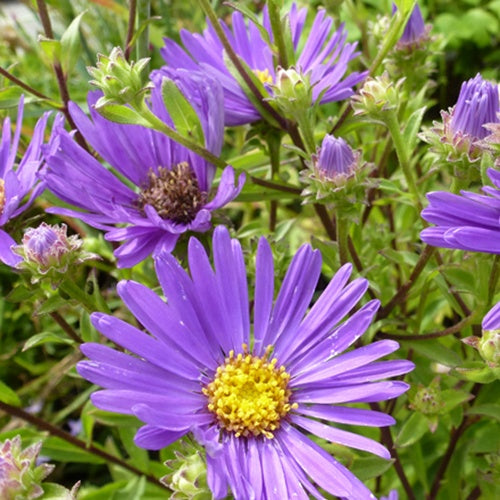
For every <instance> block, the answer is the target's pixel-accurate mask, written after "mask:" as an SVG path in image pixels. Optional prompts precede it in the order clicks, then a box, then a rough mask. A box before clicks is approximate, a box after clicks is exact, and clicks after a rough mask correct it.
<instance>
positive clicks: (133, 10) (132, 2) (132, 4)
mask: <svg viewBox="0 0 500 500" xmlns="http://www.w3.org/2000/svg"><path fill="white" fill-rule="evenodd" d="M136 14H137V0H129V8H128V27H127V38H126V40H125V59H126V60H127V61H130V52H131V50H132V38H133V36H134V27H135V18H136V17H137V16H136Z"/></svg>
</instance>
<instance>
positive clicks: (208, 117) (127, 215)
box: [45, 69, 244, 267]
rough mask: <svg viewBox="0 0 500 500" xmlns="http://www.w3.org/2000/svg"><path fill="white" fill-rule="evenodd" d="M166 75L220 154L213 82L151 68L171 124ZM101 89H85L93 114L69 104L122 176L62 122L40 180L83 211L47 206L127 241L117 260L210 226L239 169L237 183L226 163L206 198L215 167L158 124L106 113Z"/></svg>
mask: <svg viewBox="0 0 500 500" xmlns="http://www.w3.org/2000/svg"><path fill="white" fill-rule="evenodd" d="M165 77H167V78H171V79H172V80H174V82H175V83H176V84H177V85H178V86H179V88H180V89H181V91H182V92H183V93H184V95H185V96H186V97H187V98H188V99H189V101H190V102H191V104H192V105H193V106H194V108H195V109H196V111H197V113H198V116H199V118H200V121H201V123H202V126H203V130H204V134H205V146H206V148H207V149H208V150H210V151H211V152H212V153H213V154H215V155H219V154H220V151H221V148H222V140H223V128H224V124H223V107H222V90H221V88H220V86H219V85H218V83H217V82H216V81H214V80H213V79H211V78H209V77H207V76H206V75H204V74H200V73H199V72H190V71H186V70H179V71H174V70H169V69H165V70H162V71H161V72H160V71H157V72H154V73H153V74H152V80H153V83H154V84H155V88H154V89H153V91H152V97H151V106H152V110H153V112H154V113H155V114H156V115H157V116H158V117H159V118H161V119H163V120H164V121H165V122H166V123H168V124H169V125H170V126H172V122H171V119H170V117H169V115H168V113H167V111H166V109H165V106H164V104H163V100H162V97H161V82H162V79H163V78H165ZM100 95H101V94H100V92H91V93H89V98H88V103H89V108H90V114H91V119H89V118H88V117H87V116H86V115H85V113H84V112H83V111H82V110H81V109H80V108H79V107H78V106H77V105H76V104H74V103H70V105H69V110H70V113H71V116H72V117H73V119H74V121H75V123H76V125H77V127H78V129H79V130H80V132H81V133H82V135H83V136H84V137H85V139H86V140H87V141H88V143H89V144H90V145H91V146H92V147H93V148H94V149H95V150H96V151H97V152H98V153H99V154H100V156H101V157H102V158H103V159H104V160H106V161H107V162H108V163H109V164H110V165H111V166H112V167H113V168H114V170H115V171H116V172H118V173H119V174H120V175H121V176H122V178H118V177H117V176H116V175H114V173H112V172H111V171H110V170H108V169H107V168H106V167H105V166H103V165H102V164H101V163H100V162H99V161H97V160H96V159H95V158H94V157H93V156H92V155H90V154H88V153H87V152H86V151H84V150H83V149H82V148H81V147H80V146H79V145H78V144H76V143H75V141H74V140H73V138H72V136H71V134H69V133H68V132H66V131H65V130H64V129H63V128H62V127H60V128H59V131H58V133H57V134H56V135H55V137H54V138H53V139H52V140H51V142H50V144H49V146H48V147H47V148H46V149H45V156H46V160H47V165H48V169H47V173H46V175H45V180H46V182H47V186H48V187H49V189H50V190H51V191H52V192H54V193H55V194H56V195H57V196H59V198H61V199H62V200H63V201H65V202H66V203H69V204H72V205H75V206H77V207H79V208H81V209H84V210H86V211H85V212H81V211H78V210H73V209H67V208H59V207H57V208H52V209H50V210H49V211H50V212H52V213H58V214H63V215H69V216H71V217H79V218H80V219H81V220H83V221H84V222H86V223H88V224H90V225H91V226H94V227H97V228H98V229H102V230H104V231H106V239H108V240H110V241H125V243H124V244H123V245H122V246H121V247H120V248H118V249H117V250H116V251H115V256H116V257H117V258H118V266H120V267H131V266H133V265H135V264H137V263H138V262H140V261H142V260H143V259H145V258H146V257H147V256H148V255H149V254H151V253H152V252H159V251H160V250H166V251H172V250H173V248H174V247H175V244H176V242H177V240H178V238H179V236H180V235H181V234H182V233H184V232H186V231H199V232H203V231H207V230H208V229H209V228H210V227H211V222H210V220H211V212H212V211H213V210H215V209H218V208H220V207H222V206H223V205H225V204H226V203H228V202H229V201H231V200H232V199H234V198H235V197H236V196H237V195H238V193H239V192H240V190H241V188H242V187H243V183H244V176H243V175H241V176H240V177H239V179H238V182H237V184H236V186H235V174H234V170H233V168H232V167H226V168H225V169H224V171H223V172H222V174H221V179H220V184H219V187H218V190H217V193H216V194H215V196H214V197H213V198H212V199H211V200H210V199H209V191H210V187H211V184H212V181H213V178H214V174H215V167H214V166H213V165H212V164H209V163H207V162H206V161H205V160H204V159H203V158H201V157H199V156H198V155H196V154H194V153H193V152H192V151H190V150H188V149H187V148H185V147H184V146H181V145H179V144H177V143H176V142H174V141H172V140H171V139H169V138H168V137H167V136H165V135H163V134H161V133H159V132H156V131H152V130H150V129H147V128H145V127H141V126H137V125H124V124H119V123H114V122H110V121H108V120H106V119H105V118H103V117H102V116H101V115H100V114H99V113H97V111H95V109H93V105H94V104H95V102H96V101H97V99H98V98H99V96H100ZM122 179H124V180H122ZM117 225H119V227H116V226H117Z"/></svg>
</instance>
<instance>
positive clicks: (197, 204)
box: [137, 162, 207, 224]
mask: <svg viewBox="0 0 500 500" xmlns="http://www.w3.org/2000/svg"><path fill="white" fill-rule="evenodd" d="M206 202H207V193H204V192H202V191H201V190H200V186H199V183H198V180H197V179H196V176H195V174H194V172H193V171H192V170H191V167H190V166H189V163H188V162H181V163H179V164H178V165H175V166H174V167H173V168H172V169H171V170H169V169H168V168H165V167H159V168H158V172H155V171H154V170H152V169H151V170H150V172H149V174H148V184H147V185H146V187H145V188H144V189H143V190H142V191H141V193H140V194H139V197H138V199H137V204H138V205H139V208H140V209H141V210H142V211H144V207H145V206H146V205H152V206H153V207H154V208H155V210H156V211H157V212H158V215H159V216H160V217H162V218H163V219H170V220H172V221H173V222H177V223H181V224H189V223H190V222H191V221H193V220H194V218H195V217H196V214H197V213H198V212H199V211H200V209H201V208H202V207H203V205H205V204H206Z"/></svg>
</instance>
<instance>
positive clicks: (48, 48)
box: [38, 35, 61, 64]
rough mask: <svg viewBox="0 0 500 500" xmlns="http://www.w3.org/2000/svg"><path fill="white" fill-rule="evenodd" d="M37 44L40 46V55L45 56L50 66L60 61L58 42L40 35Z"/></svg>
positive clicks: (59, 43)
mask: <svg viewBox="0 0 500 500" xmlns="http://www.w3.org/2000/svg"><path fill="white" fill-rule="evenodd" d="M38 43H39V44H40V48H41V49H42V53H43V54H45V56H46V59H47V60H48V62H49V63H50V64H56V63H59V62H60V61H61V42H60V41H59V40H52V39H51V38H46V37H44V36H42V35H40V36H39V37H38Z"/></svg>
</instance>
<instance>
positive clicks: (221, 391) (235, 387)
mask: <svg viewBox="0 0 500 500" xmlns="http://www.w3.org/2000/svg"><path fill="white" fill-rule="evenodd" d="M271 350H272V348H271V347H268V348H267V349H266V352H265V353H264V355H263V356H261V357H259V356H254V355H252V354H249V352H248V346H247V345H243V353H239V354H238V355H235V353H234V351H230V352H229V355H228V356H227V357H226V359H225V361H224V364H223V365H221V366H219V367H218V368H217V370H216V374H215V377H214V379H213V381H212V382H211V383H209V384H208V385H207V386H206V387H204V388H203V394H205V395H206V396H207V398H208V404H207V407H208V410H209V411H211V412H212V413H214V415H215V417H216V418H217V420H218V422H219V425H220V426H221V427H222V428H223V429H225V430H226V431H227V432H233V433H234V435H235V436H236V437H240V436H241V437H247V436H260V435H262V436H264V437H266V438H268V439H272V438H273V437H274V434H273V432H274V431H276V430H277V429H279V427H280V425H281V421H282V420H283V418H285V416H286V415H287V414H288V413H289V412H290V411H291V410H292V409H295V408H297V407H298V405H297V404H296V403H290V397H291V396H292V391H291V390H290V389H289V388H288V382H289V380H290V375H289V374H288V373H287V372H286V370H285V368H284V367H283V366H280V367H277V363H278V361H277V359H276V358H273V359H272V360H271V361H269V355H270V353H271Z"/></svg>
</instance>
